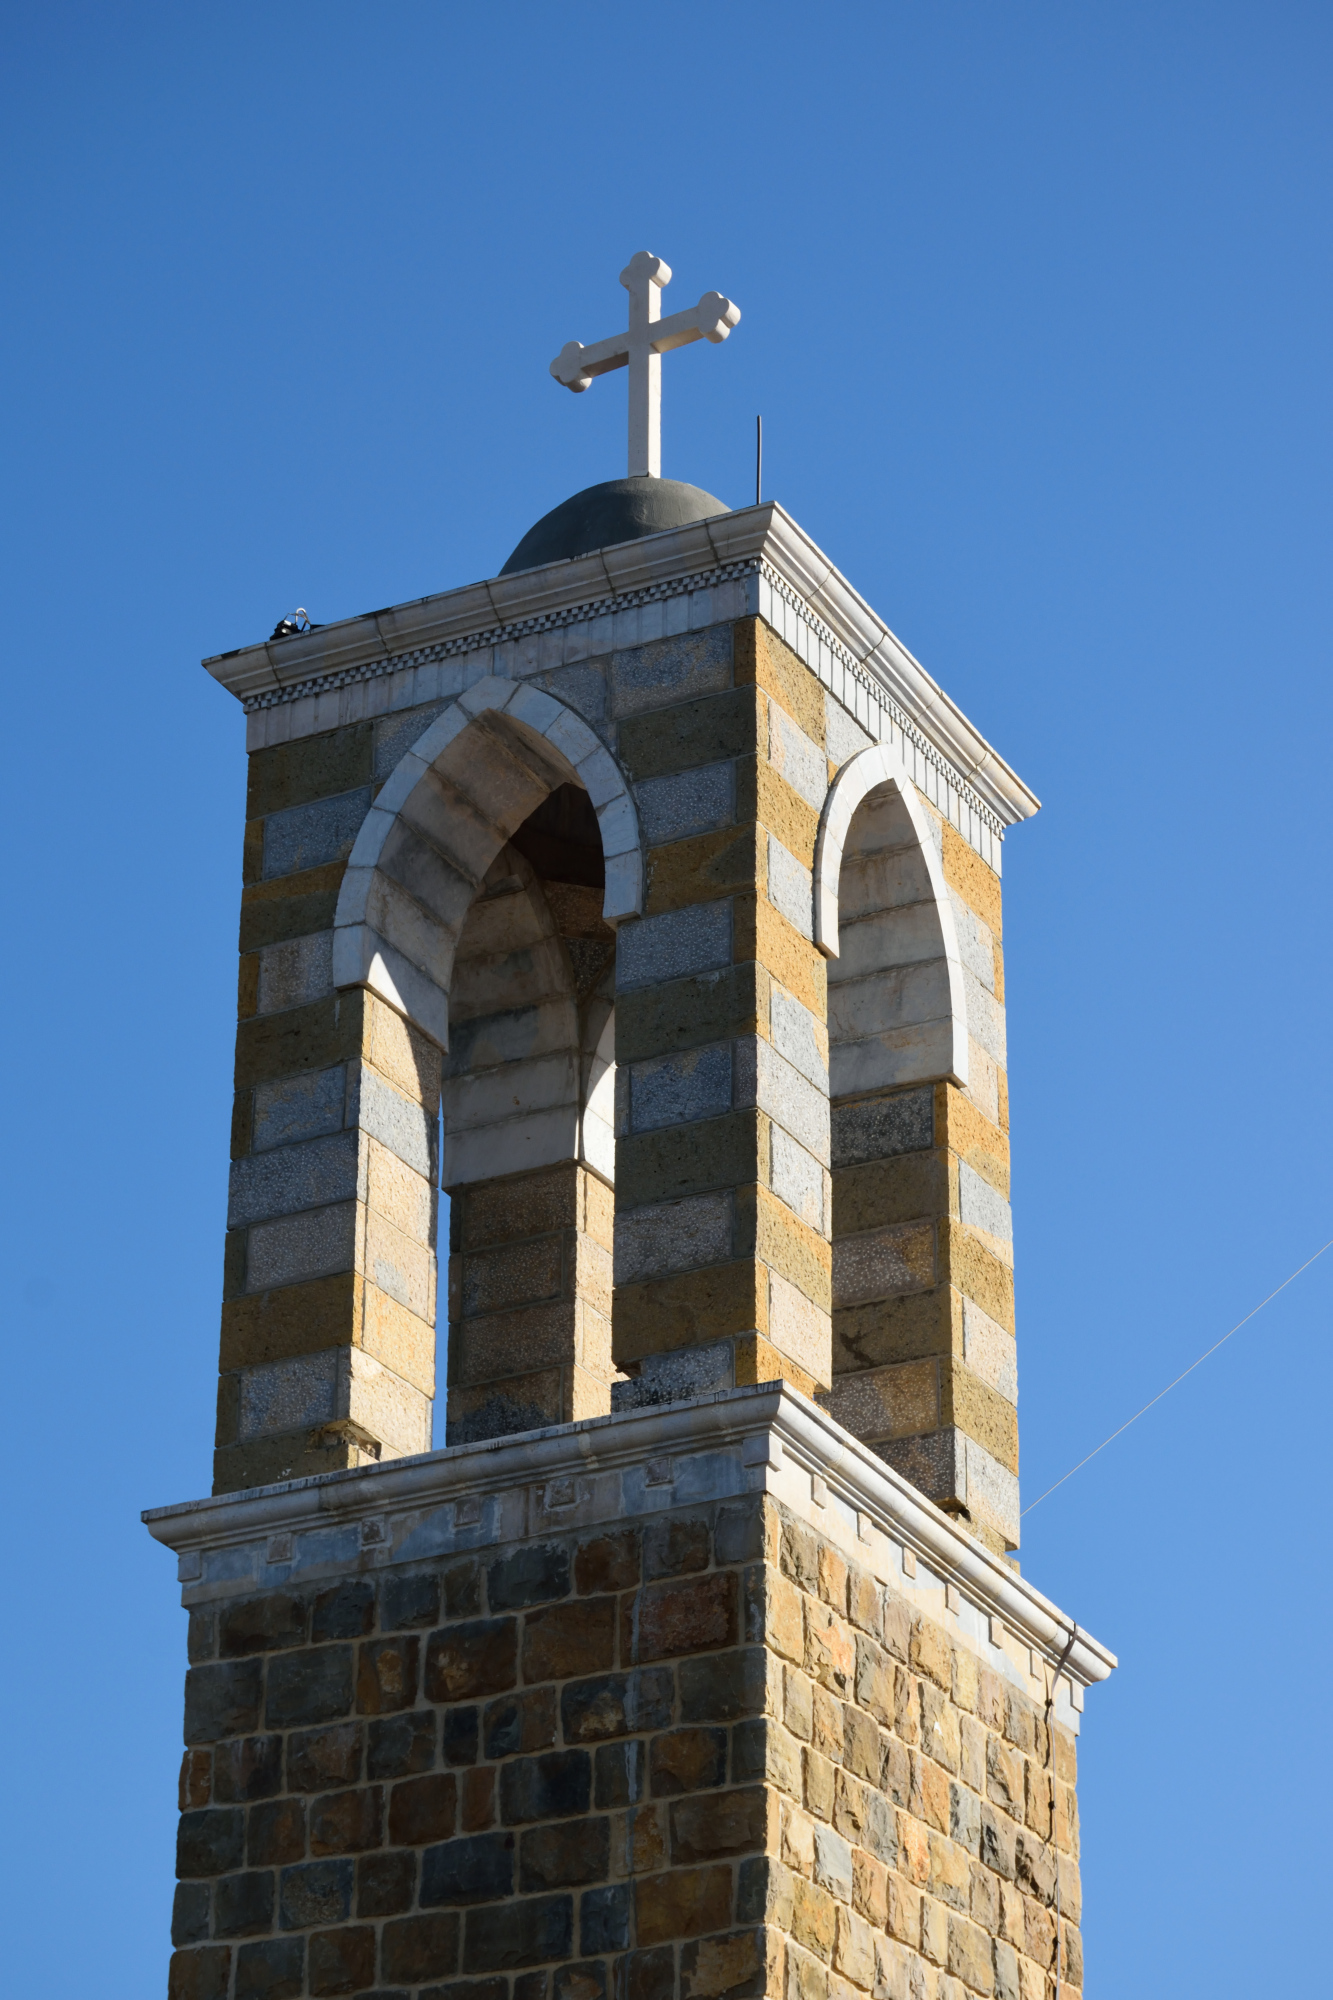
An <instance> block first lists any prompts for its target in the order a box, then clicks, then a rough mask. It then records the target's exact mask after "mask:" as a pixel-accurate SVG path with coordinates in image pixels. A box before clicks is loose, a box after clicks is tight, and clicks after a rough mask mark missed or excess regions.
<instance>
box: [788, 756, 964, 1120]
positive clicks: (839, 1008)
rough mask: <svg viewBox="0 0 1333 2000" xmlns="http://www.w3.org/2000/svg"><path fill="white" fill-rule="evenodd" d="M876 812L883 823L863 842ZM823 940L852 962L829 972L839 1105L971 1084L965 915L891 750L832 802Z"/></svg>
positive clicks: (820, 866) (855, 774)
mask: <svg viewBox="0 0 1333 2000" xmlns="http://www.w3.org/2000/svg"><path fill="white" fill-rule="evenodd" d="M867 804H868V805H869V806H870V808H871V809H872V810H871V815H870V817H869V818H866V817H863V818H862V820H861V821H860V822H859V826H858V828H857V831H856V833H855V837H853V823H854V822H855V821H856V816H857V813H858V811H859V810H860V808H861V807H862V806H865V805H867ZM877 807H878V808H880V809H881V810H880V811H879V813H878V815H877V817H878V820H879V822H880V824H879V825H878V826H876V825H874V824H873V822H874V820H875V818H876V814H875V811H874V809H875V808H877ZM849 896H850V898H851V907H850V908H848V907H847V902H848V898H849ZM814 935H815V943H816V945H817V946H818V948H819V949H820V951H822V952H823V954H824V956H825V957H826V958H828V959H830V960H834V961H842V962H841V963H839V964H838V965H837V966H836V968H835V966H833V965H830V968H829V1043H830V1067H831V1086H832V1095H833V1096H834V1097H835V1098H837V1097H842V1096H846V1095H848V1094H849V1093H855V1092H859V1091H864V1090H874V1089H881V1088H885V1087H892V1086H894V1085H897V1084H904V1083H921V1082H927V1081H933V1080H935V1079H938V1078H941V1077H948V1078H950V1079H951V1080H952V1081H953V1082H955V1083H958V1084H961V1085H964V1086H965V1085H966V1083H967V1078H968V1032H967V1000H966V984H965V981H964V978H963V966H962V959H961V956H960V953H959V949H958V932H957V926H956V925H955V923H954V915H953V905H952V902H951V900H950V895H949V889H948V885H947V883H946V882H945V879H944V869H943V866H942V863H941V860H940V856H939V853H938V851H937V849H936V845H935V840H934V837H933V828H932V826H931V824H930V821H929V819H928V816H927V813H926V808H925V807H924V806H923V805H922V803H921V800H920V797H919V796H918V794H917V790H916V787H915V785H914V784H913V783H912V780H911V779H910V778H909V776H908V775H907V771H906V769H905V767H904V765H903V763H902V761H901V759H900V758H899V757H898V756H897V755H896V754H895V752H894V751H893V749H892V748H891V747H890V745H889V744H887V743H875V744H872V745H871V746H870V747H869V748H868V749H865V750H861V751H858V752H857V754H856V755H855V756H854V757H850V758H849V759H848V760H847V762H846V763H845V764H844V765H843V766H842V769H841V770H840V771H839V772H838V775H837V777H836V778H835V779H834V781H833V784H832V786H831V787H830V789H829V793H828V797H827V798H826V799H825V801H824V810H823V813H822V815H821V817H820V822H819V835H818V839H817V841H816V845H815V870H814Z"/></svg>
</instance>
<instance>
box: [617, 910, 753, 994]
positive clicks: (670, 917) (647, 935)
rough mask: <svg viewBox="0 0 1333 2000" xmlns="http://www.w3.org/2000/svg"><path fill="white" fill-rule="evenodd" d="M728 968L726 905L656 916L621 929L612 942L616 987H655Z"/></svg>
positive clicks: (729, 950) (619, 988) (728, 929)
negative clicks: (696, 974)
mask: <svg viewBox="0 0 1333 2000" xmlns="http://www.w3.org/2000/svg"><path fill="white" fill-rule="evenodd" d="M730 964H731V904H730V902H718V903H696V904H695V905H694V906H693V907H692V908H690V909H687V910H669V911H667V912H666V913H665V915H663V916H660V917H640V918H639V920H638V922H637V923H632V924H622V925H621V927H620V931H619V933H618V935H617V938H616V986H617V989H618V990H619V991H621V992H625V991H627V990H628V989H629V988H631V987H634V986H652V985H657V984H658V983H660V982H661V981H663V980H667V979H683V978H685V977H686V976H687V974H689V973H694V972H710V971H712V970H714V969H715V968H719V967H722V966H727V965H730Z"/></svg>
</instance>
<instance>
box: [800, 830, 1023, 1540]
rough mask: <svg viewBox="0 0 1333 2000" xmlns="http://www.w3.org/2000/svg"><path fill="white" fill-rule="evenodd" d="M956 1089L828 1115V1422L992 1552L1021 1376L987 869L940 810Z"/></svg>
mask: <svg viewBox="0 0 1333 2000" xmlns="http://www.w3.org/2000/svg"><path fill="white" fill-rule="evenodd" d="M939 836H940V840H941V844H942V845H941V858H942V862H943V869H944V877H945V880H946V882H947V883H948V885H949V892H950V900H951V903H952V907H953V915H954V922H955V928H956V930H957V934H958V940H959V950H960V953H961V957H962V963H963V969H964V980H965V984H966V989H967V1019H968V1029H969V1046H968V1075H969V1083H968V1087H967V1088H966V1090H963V1089H960V1088H959V1087H958V1086H957V1085H956V1084H953V1083H946V1082H939V1083H926V1084H920V1085H915V1086H911V1087H908V1088H906V1089H902V1090H898V1091H887V1092H884V1091H880V1092H876V1093H869V1094H867V1095H865V1096H860V1097H848V1098H844V1099H842V1100H840V1101H839V1102H838V1103H836V1104H835V1106H834V1110H833V1169H834V1171H833V1209H834V1238H835V1250H834V1308H835V1310H834V1316H833V1327H834V1341H833V1352H834V1360H833V1366H834V1385H833V1391H832V1394H831V1395H830V1396H829V1397H828V1399H827V1401H828V1406H829V1408H830V1410H831V1412H832V1414H833V1415H834V1416H835V1417H837V1419H838V1421H839V1422H840V1423H842V1424H844V1425H845V1426H846V1427H847V1429H849V1430H851V1431H853V1432H855V1433H856V1435H857V1436H859V1437H861V1438H863V1439H864V1440H865V1441H866V1442H867V1443H870V1444H873V1446H874V1448H875V1449H876V1451H878V1452H879V1454H880V1456H881V1457H883V1458H885V1459H886V1460H887V1461H888V1462H889V1463H890V1464H891V1465H893V1466H895V1467H896V1468H897V1469H898V1470H899V1471H900V1472H902V1473H903V1474H905V1475H906V1477H907V1478H909V1479H910V1480H911V1481H912V1482H913V1484H914V1485H916V1486H919V1487H920V1488H921V1490H922V1491H923V1492H925V1493H927V1494H928V1495H929V1496H930V1497H931V1498H932V1499H933V1500H936V1501H937V1502H939V1503H940V1504H941V1505H942V1506H944V1507H945V1508H946V1509H948V1510H949V1511H951V1512H954V1513H956V1514H958V1515H959V1516H960V1518H962V1519H964V1520H965V1521H966V1522H967V1523H968V1525H970V1527H971V1528H972V1530H973V1532H974V1533H976V1534H978V1535H979V1536H980V1537H981V1538H982V1539H983V1540H984V1541H985V1542H987V1543H988V1544H989V1545H990V1546H991V1547H992V1548H993V1549H995V1550H996V1551H997V1552H1002V1551H1004V1550H1006V1549H1009V1550H1012V1549H1015V1548H1016V1547H1017V1546H1018V1520H1019V1505H1018V1411H1017V1399H1018V1378H1017V1356H1016V1346H1015V1340H1014V1279H1013V1232H1012V1226H1011V1221H1010V1208H1009V1096H1008V1083H1007V1076H1006V1069H1005V1044H1004V972H1003V963H1002V958H1001V946H1000V939H1001V922H1000V882H999V877H998V876H996V875H995V874H994V873H993V872H992V871H991V870H990V869H989V868H988V867H987V866H986V864H985V863H984V862H983V861H982V860H981V859H980V857H979V856H978V855H977V854H976V853H975V852H974V851H973V850H972V849H971V848H970V847H969V846H968V845H967V844H966V842H965V841H964V840H963V839H962V838H961V836H960V835H959V834H958V833H957V832H956V831H955V830H954V828H953V827H952V826H950V825H949V824H948V823H947V822H942V823H940V826H939Z"/></svg>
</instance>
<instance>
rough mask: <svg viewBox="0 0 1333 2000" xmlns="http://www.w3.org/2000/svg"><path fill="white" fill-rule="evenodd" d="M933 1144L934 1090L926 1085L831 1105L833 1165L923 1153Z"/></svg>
mask: <svg viewBox="0 0 1333 2000" xmlns="http://www.w3.org/2000/svg"><path fill="white" fill-rule="evenodd" d="M934 1143H935V1093H934V1091H933V1090H931V1089H930V1088H929V1087H927V1088H926V1089H924V1090H905V1091H901V1092H900V1093H899V1094H898V1095H897V1096H896V1097H875V1098H871V1099H869V1100H868V1101H863V1102H861V1103H859V1104H836V1105H834V1107H833V1165H834V1167H835V1168H837V1167H856V1166H860V1165H861V1164H862V1162H863V1161H865V1160H883V1159H888V1158H890V1157H891V1156H892V1155H893V1154H895V1153H919V1152H923V1151H924V1150H925V1149H926V1148H927V1147H928V1146H933V1145H934Z"/></svg>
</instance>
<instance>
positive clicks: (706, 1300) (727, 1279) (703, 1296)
mask: <svg viewBox="0 0 1333 2000" xmlns="http://www.w3.org/2000/svg"><path fill="white" fill-rule="evenodd" d="M614 1325H615V1357H616V1360H617V1362H618V1363H619V1365H620V1366H621V1367H622V1368H623V1367H624V1366H625V1365H626V1364H627V1363H628V1362H631V1361H642V1359H643V1358H644V1356H645V1355H647V1354H666V1353H668V1352H671V1351H673V1350H674V1349H676V1348H680V1347H706V1346H707V1345H708V1344H709V1342H710V1341H714V1340H721V1339H723V1338H724V1337H725V1336H726V1335H728V1334H734V1333H750V1332H754V1331H758V1332H761V1333H764V1332H767V1330H768V1274H767V1272H766V1270H765V1269H764V1267H763V1265H762V1264H758V1263H756V1262H755V1260H754V1259H753V1258H748V1257H747V1258H744V1259H741V1260H738V1261H737V1262H735V1263H732V1264H714V1265H711V1266H710V1267H709V1268H708V1269H707V1270H704V1271H681V1272H678V1273H676V1274H675V1275H674V1276H672V1277H669V1278H649V1279H646V1280H645V1281H644V1283H642V1284H639V1285H620V1286H618V1287H617V1289H616V1297H615V1313H614Z"/></svg>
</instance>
